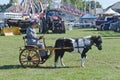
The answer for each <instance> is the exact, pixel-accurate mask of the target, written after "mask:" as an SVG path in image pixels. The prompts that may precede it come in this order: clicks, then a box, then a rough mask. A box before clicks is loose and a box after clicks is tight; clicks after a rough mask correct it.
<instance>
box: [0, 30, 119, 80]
mask: <svg viewBox="0 0 120 80" xmlns="http://www.w3.org/2000/svg"><path fill="white" fill-rule="evenodd" d="M38 35H41V34H38ZM88 35H101V36H102V39H103V50H102V51H98V50H97V48H96V47H94V46H93V47H92V50H90V51H89V52H88V54H87V61H86V64H85V66H86V67H85V68H82V67H80V59H81V58H80V54H78V53H73V54H72V53H66V54H65V56H64V63H65V65H66V66H67V67H64V68H62V67H61V65H60V64H58V66H59V68H56V69H55V68H53V64H54V56H52V57H51V58H50V59H49V60H48V61H47V62H46V63H44V64H42V65H39V67H38V68H22V67H21V66H20V64H19V58H18V57H19V47H21V46H23V40H22V37H23V36H24V35H16V36H8V37H6V36H0V80H120V33H115V32H113V31H96V30H95V29H74V30H72V31H67V32H66V34H45V38H46V44H47V45H48V46H54V42H55V40H56V39H57V38H59V37H72V38H79V37H84V36H88Z"/></svg>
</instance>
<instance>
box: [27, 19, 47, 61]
mask: <svg viewBox="0 0 120 80" xmlns="http://www.w3.org/2000/svg"><path fill="white" fill-rule="evenodd" d="M26 39H27V41H26V43H27V45H36V46H38V47H39V48H43V49H44V48H45V46H44V44H43V43H42V42H40V41H39V40H40V39H43V36H40V37H39V36H37V34H36V31H35V29H34V21H30V23H29V26H28V28H27V30H26ZM39 54H40V56H41V59H42V61H43V60H45V59H47V58H48V55H47V51H46V50H39Z"/></svg>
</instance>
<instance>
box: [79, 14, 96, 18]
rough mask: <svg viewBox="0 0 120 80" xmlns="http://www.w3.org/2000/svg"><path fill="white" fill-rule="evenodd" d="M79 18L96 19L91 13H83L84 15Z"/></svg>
mask: <svg viewBox="0 0 120 80" xmlns="http://www.w3.org/2000/svg"><path fill="white" fill-rule="evenodd" d="M81 19H96V16H94V15H92V14H85V15H84V16H82V17H81Z"/></svg>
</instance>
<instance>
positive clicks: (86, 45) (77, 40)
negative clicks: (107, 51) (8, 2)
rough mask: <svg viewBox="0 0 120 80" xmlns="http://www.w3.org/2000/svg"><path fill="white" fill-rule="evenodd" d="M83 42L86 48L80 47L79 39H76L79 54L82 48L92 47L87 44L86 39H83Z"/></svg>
mask: <svg viewBox="0 0 120 80" xmlns="http://www.w3.org/2000/svg"><path fill="white" fill-rule="evenodd" d="M82 40H83V43H84V46H80V45H79V39H75V42H76V44H77V46H76V47H75V48H78V52H79V53H80V48H84V49H85V48H87V49H91V45H88V44H86V43H85V40H86V39H85V38H83V39H82Z"/></svg>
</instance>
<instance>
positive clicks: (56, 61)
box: [54, 54, 59, 68]
mask: <svg viewBox="0 0 120 80" xmlns="http://www.w3.org/2000/svg"><path fill="white" fill-rule="evenodd" d="M58 58H59V55H56V54H55V60H54V67H55V68H56V67H57V63H58Z"/></svg>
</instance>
